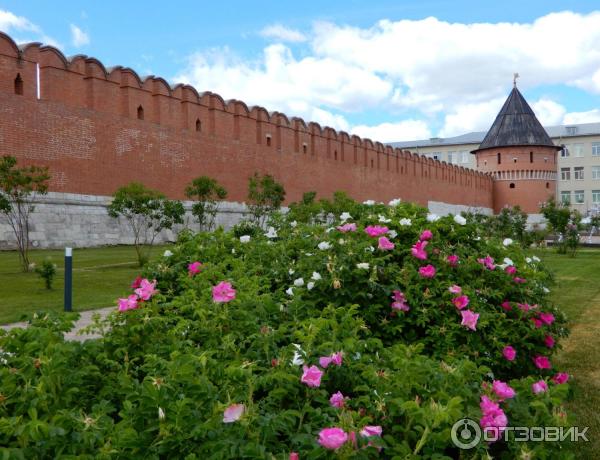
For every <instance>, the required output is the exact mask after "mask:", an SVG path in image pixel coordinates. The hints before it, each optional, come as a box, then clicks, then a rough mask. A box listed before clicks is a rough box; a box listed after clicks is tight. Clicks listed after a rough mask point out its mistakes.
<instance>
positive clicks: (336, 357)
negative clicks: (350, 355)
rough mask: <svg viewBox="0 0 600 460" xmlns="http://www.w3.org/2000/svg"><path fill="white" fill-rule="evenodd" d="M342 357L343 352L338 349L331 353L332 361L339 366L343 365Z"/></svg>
mask: <svg viewBox="0 0 600 460" xmlns="http://www.w3.org/2000/svg"><path fill="white" fill-rule="evenodd" d="M342 358H343V357H342V352H341V351H337V352H335V353H334V354H332V355H331V362H332V363H333V364H335V365H336V366H338V367H339V366H341V365H342Z"/></svg>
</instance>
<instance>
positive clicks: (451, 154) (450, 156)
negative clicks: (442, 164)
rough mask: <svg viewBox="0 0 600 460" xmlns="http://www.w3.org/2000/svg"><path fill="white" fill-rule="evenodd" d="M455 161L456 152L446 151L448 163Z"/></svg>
mask: <svg viewBox="0 0 600 460" xmlns="http://www.w3.org/2000/svg"><path fill="white" fill-rule="evenodd" d="M455 161H456V152H448V163H454V162H455Z"/></svg>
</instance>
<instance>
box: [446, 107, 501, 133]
mask: <svg viewBox="0 0 600 460" xmlns="http://www.w3.org/2000/svg"><path fill="white" fill-rule="evenodd" d="M505 99H506V98H505V97H501V98H494V99H491V100H489V101H485V102H476V103H471V104H459V105H457V106H455V107H453V108H452V109H451V110H450V111H449V112H448V113H447V114H446V115H445V117H444V125H443V127H442V129H441V130H440V132H439V136H441V137H451V136H458V135H460V134H465V133H468V132H472V131H486V130H488V129H489V128H490V126H491V125H492V123H493V122H494V120H495V118H496V115H497V114H498V112H499V111H500V108H501V107H502V104H503V103H504V101H505Z"/></svg>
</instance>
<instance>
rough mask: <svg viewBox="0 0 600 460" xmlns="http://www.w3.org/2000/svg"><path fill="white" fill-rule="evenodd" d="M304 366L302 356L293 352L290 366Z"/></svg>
mask: <svg viewBox="0 0 600 460" xmlns="http://www.w3.org/2000/svg"><path fill="white" fill-rule="evenodd" d="M303 364H304V360H303V359H302V355H300V353H298V352H297V351H295V352H294V357H293V358H292V365H294V366H302V365H303Z"/></svg>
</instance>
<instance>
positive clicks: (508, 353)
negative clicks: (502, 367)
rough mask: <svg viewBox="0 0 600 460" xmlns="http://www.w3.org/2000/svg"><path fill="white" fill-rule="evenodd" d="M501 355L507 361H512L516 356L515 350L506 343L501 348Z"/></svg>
mask: <svg viewBox="0 0 600 460" xmlns="http://www.w3.org/2000/svg"><path fill="white" fill-rule="evenodd" d="M502 356H504V357H505V358H506V359H507V360H508V361H514V360H515V357H516V356H517V352H516V350H515V349H514V348H513V347H511V346H510V345H507V346H506V347H504V349H503V350H502Z"/></svg>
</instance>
